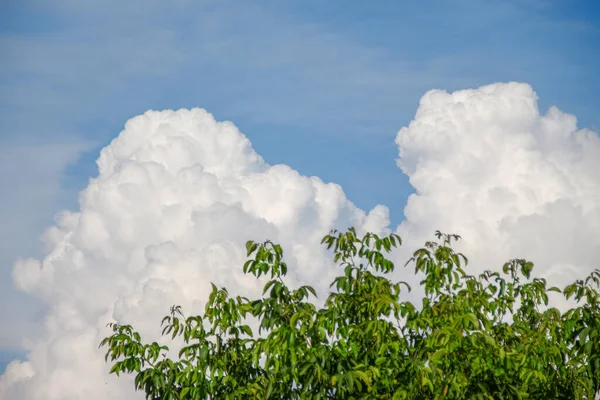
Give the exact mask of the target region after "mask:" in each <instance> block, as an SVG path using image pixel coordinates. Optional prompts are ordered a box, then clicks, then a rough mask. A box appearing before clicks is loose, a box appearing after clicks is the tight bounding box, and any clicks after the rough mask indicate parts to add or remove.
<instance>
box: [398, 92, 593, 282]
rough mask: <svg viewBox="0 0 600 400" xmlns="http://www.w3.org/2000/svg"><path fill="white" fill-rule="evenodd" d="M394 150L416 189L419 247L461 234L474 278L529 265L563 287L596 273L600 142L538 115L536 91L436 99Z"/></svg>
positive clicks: (433, 95) (409, 213)
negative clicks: (441, 234) (439, 235)
mask: <svg viewBox="0 0 600 400" xmlns="http://www.w3.org/2000/svg"><path fill="white" fill-rule="evenodd" d="M396 143H397V144H398V148H399V152H400V158H399V159H398V165H399V166H400V168H402V170H403V171H404V172H405V173H406V174H407V175H408V176H409V178H410V183H411V184H412V186H413V187H414V188H415V189H416V193H415V194H413V195H412V196H410V198H409V199H408V203H407V206H406V208H405V210H404V212H405V217H406V220H405V222H403V223H402V224H401V226H400V227H399V232H400V233H401V234H402V235H403V236H406V237H407V238H408V239H410V240H411V243H415V245H418V244H420V243H422V240H423V238H427V237H430V235H431V233H432V232H433V231H434V230H435V229H440V230H442V231H445V232H447V233H458V234H461V235H462V236H463V239H464V240H463V242H462V246H461V248H462V249H463V250H464V251H465V253H466V254H467V255H468V256H470V258H471V259H472V260H473V261H474V262H473V263H472V264H471V265H473V266H474V267H475V268H478V269H479V270H483V269H497V268H499V267H500V266H501V265H502V264H503V263H504V262H505V261H507V260H509V259H512V258H527V259H529V260H531V261H533V262H534V263H535V264H536V268H535V269H534V273H536V274H538V275H542V276H544V277H546V278H547V279H549V281H550V282H552V283H553V284H557V285H560V286H562V285H563V284H565V283H566V282H570V281H572V280H573V279H575V278H583V277H584V276H586V275H587V274H588V273H589V272H591V271H592V270H593V269H595V268H598V264H597V260H598V257H599V256H600V236H599V235H598V233H599V232H600V139H599V137H598V135H597V134H595V133H594V132H592V131H589V130H578V129H577V121H576V119H575V117H574V116H572V115H569V114H565V113H563V112H561V111H559V110H558V109H556V108H554V107H553V108H551V109H550V110H549V111H548V112H547V113H546V114H545V115H542V114H540V112H539V109H538V106H537V96H536V94H535V93H534V91H533V89H532V88H531V87H530V86H529V85H527V84H521V83H508V84H493V85H489V86H484V87H481V88H479V89H476V90H461V91H457V92H454V93H446V92H443V91H439V90H433V91H430V92H428V93H427V94H425V96H423V98H422V99H421V103H420V106H419V109H418V111H417V113H416V116H415V118H414V120H413V121H412V122H411V123H410V125H409V126H408V127H405V128H402V129H401V130H400V132H399V133H398V136H397V138H396ZM414 241H416V242H414Z"/></svg>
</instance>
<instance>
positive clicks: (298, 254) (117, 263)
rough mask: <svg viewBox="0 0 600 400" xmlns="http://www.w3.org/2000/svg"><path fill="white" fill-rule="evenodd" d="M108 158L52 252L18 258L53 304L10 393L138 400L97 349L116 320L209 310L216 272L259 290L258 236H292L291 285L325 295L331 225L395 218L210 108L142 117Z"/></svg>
mask: <svg viewBox="0 0 600 400" xmlns="http://www.w3.org/2000/svg"><path fill="white" fill-rule="evenodd" d="M98 168H99V175H98V177H97V178H95V179H92V180H91V181H90V183H89V186H88V187H87V188H86V189H85V190H84V191H83V192H82V193H81V196H80V211H79V212H63V213H62V214H61V215H60V216H59V217H58V223H57V226H55V227H53V228H51V229H49V230H48V232H47V233H46V237H45V238H46V241H47V242H48V243H47V244H48V247H49V248H50V249H51V251H50V253H49V254H48V255H47V256H46V258H45V259H44V260H41V261H39V260H33V259H28V260H22V261H20V262H19V263H17V265H16V266H15V269H14V273H13V278H14V281H15V284H16V285H17V286H18V287H19V288H20V289H22V290H24V291H25V292H27V293H30V294H32V295H35V296H38V297H40V298H41V299H42V300H43V302H44V303H45V304H47V305H48V308H49V311H48V314H47V316H46V318H45V333H44V335H43V336H42V337H39V338H30V342H29V353H28V360H27V361H26V362H13V363H12V364H11V365H9V366H8V368H7V370H6V373H5V374H4V375H3V376H2V377H1V378H0V398H2V399H13V398H23V399H31V400H35V399H44V400H51V399H61V400H67V399H73V400H74V399H91V400H93V399H108V398H110V399H130V398H132V385H131V382H130V381H128V380H127V379H125V380H123V379H119V380H116V379H114V378H111V377H108V376H107V365H106V364H105V363H104V361H103V358H102V357H101V351H100V350H98V348H97V347H98V343H99V341H100V340H101V339H102V337H104V336H106V334H107V333H108V331H107V330H106V327H105V325H106V323H107V322H110V321H113V320H116V321H121V322H130V323H133V324H134V325H136V327H138V328H139V330H140V331H141V333H142V334H143V335H144V336H145V337H146V338H148V339H151V340H153V339H157V336H158V335H157V334H158V333H159V327H158V324H159V322H160V319H161V317H162V316H163V315H164V314H165V313H166V312H167V311H168V307H169V306H170V305H172V304H180V305H182V306H183V307H184V309H185V310H186V311H188V312H199V311H200V310H201V309H202V307H203V304H202V302H203V301H204V300H205V299H206V298H207V295H208V292H209V288H210V283H209V282H210V281H212V282H215V283H216V284H218V285H224V286H227V287H228V288H229V289H230V290H232V291H233V292H236V291H242V290H243V291H244V292H246V293H248V292H250V293H255V294H256V293H257V292H258V289H259V286H260V285H261V284H260V283H258V282H257V281H256V280H254V279H252V278H249V277H247V276H245V275H243V273H242V272H241V266H242V264H243V261H244V260H245V249H244V243H245V241H246V240H248V239H254V240H263V239H266V238H269V239H272V240H274V241H277V242H279V243H281V244H282V245H284V248H285V249H286V251H287V253H286V254H287V260H288V263H289V265H290V275H291V276H290V278H291V280H292V282H291V283H292V284H294V282H296V283H298V282H311V283H313V284H314V285H315V286H316V287H317V288H318V289H320V291H321V292H323V290H325V288H326V287H327V286H326V285H327V284H328V282H329V281H330V280H329V279H326V278H328V276H329V275H330V274H331V273H332V272H333V268H332V265H331V264H330V261H328V257H327V256H326V253H325V251H324V249H323V248H322V247H321V246H320V245H319V242H320V239H321V237H322V235H323V234H324V233H327V232H328V231H329V230H330V229H332V228H338V229H345V228H347V227H348V226H350V225H353V226H357V227H358V228H359V229H361V230H374V231H377V232H383V230H384V229H386V227H387V225H388V224H389V218H388V210H387V209H386V208H385V207H382V206H378V207H376V208H375V209H373V210H372V211H371V212H370V213H369V214H366V213H365V212H363V211H362V210H360V209H357V208H356V207H355V206H354V205H353V204H352V203H351V202H349V201H348V200H347V199H346V197H345V195H344V193H343V191H342V189H341V187H340V186H338V185H335V184H325V183H323V182H322V181H321V180H320V179H318V178H314V177H313V178H307V177H304V176H301V175H300V174H298V173H297V172H296V171H294V170H292V169H291V168H289V167H287V166H285V165H276V166H270V165H268V164H266V163H265V162H264V161H263V160H262V159H261V157H260V156H258V155H257V154H256V152H255V151H254V150H253V149H252V147H251V144H250V142H249V141H248V139H247V138H246V137H245V136H244V135H242V134H241V133H240V132H239V131H238V130H237V128H236V127H235V126H234V125H233V124H231V123H229V122H216V121H215V120H214V118H213V117H212V115H210V114H209V113H208V112H206V111H204V110H201V109H194V110H191V111H190V110H179V111H176V112H174V111H164V112H154V111H149V112H147V113H146V114H144V115H142V116H139V117H136V118H133V119H131V120H130V121H128V122H127V124H126V126H125V129H124V131H123V132H121V134H120V135H119V136H118V137H117V138H116V139H115V140H114V141H113V142H112V143H111V144H110V145H109V146H108V147H106V148H105V149H103V150H102V153H101V155H100V158H99V159H98ZM323 278H325V279H323ZM138 397H140V398H141V396H138Z"/></svg>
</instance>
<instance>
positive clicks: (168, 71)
mask: <svg viewBox="0 0 600 400" xmlns="http://www.w3.org/2000/svg"><path fill="white" fill-rule="evenodd" d="M0 49H1V51H2V54H3V57H0V86H1V87H2V90H1V91H0V185H1V186H2V188H3V192H4V194H3V195H2V196H1V197H0V199H1V200H0V205H1V207H0V218H2V221H3V223H2V226H1V227H0V293H1V294H0V303H2V306H1V307H2V308H0V318H2V320H3V321H6V320H8V319H9V318H10V320H11V321H13V322H12V323H10V324H3V325H4V326H7V328H6V329H5V328H4V327H3V333H1V334H0V370H2V369H3V365H4V364H5V363H6V362H7V361H8V360H9V359H12V358H14V357H16V356H18V355H19V354H20V351H19V348H18V345H17V344H16V343H15V342H14V339H13V338H14V337H16V336H18V335H16V334H15V332H18V331H19V330H21V331H22V330H24V329H38V328H39V325H40V316H41V315H42V313H43V305H42V304H38V303H36V302H35V301H34V300H32V299H29V298H27V297H25V296H23V295H20V294H19V293H17V292H16V291H15V290H14V289H13V288H12V287H11V284H10V271H11V268H12V263H13V261H14V260H15V258H17V257H29V256H31V257H36V256H39V255H40V254H41V252H42V251H43V248H42V245H41V242H40V241H38V238H39V236H40V235H41V233H42V231H43V229H44V227H46V226H48V225H49V224H51V223H52V218H53V215H54V214H55V212H57V211H58V210H60V209H61V208H73V207H76V205H77V192H78V191H79V190H81V189H82V188H83V187H85V185H86V183H87V179H88V177H89V176H93V175H95V164H94V161H95V158H96V157H97V155H98V151H99V149H100V148H101V147H102V146H104V145H106V144H107V143H108V142H109V141H110V140H111V139H112V138H113V137H115V136H116V135H117V134H118V132H119V131H120V130H121V128H122V126H123V124H124V122H125V121H126V120H127V119H128V118H130V117H133V116H135V115H137V114H140V113H142V112H144V111H146V110H147V109H163V108H172V109H177V108H181V107H186V108H190V107H203V108H206V109H207V110H208V111H210V112H212V113H213V114H214V115H215V117H216V118H217V119H218V120H225V119H227V120H232V121H233V122H234V123H235V124H236V125H237V126H238V127H239V128H240V129H241V131H242V132H244V133H245V134H246V135H247V136H248V137H249V138H250V140H251V141H252V143H253V145H254V147H255V148H256V149H257V151H258V152H259V154H261V155H262V156H263V157H264V158H265V159H266V160H267V161H268V162H269V163H271V164H276V163H285V164H288V165H290V166H292V167H293V168H295V169H297V170H298V171H299V172H300V173H302V174H304V175H318V176H320V177H321V178H323V179H324V180H326V181H334V182H337V183H339V184H341V185H342V187H343V188H344V190H345V191H346V193H347V195H348V197H349V198H350V199H351V200H352V201H354V202H355V203H356V204H357V205H358V206H359V207H361V208H363V209H370V208H372V207H373V206H374V205H376V204H378V203H382V204H385V205H387V206H389V207H390V209H391V217H392V222H393V223H398V222H400V221H401V220H402V209H403V207H404V203H405V200H406V197H407V196H408V194H409V193H411V187H410V185H409V184H408V182H407V180H406V179H405V177H404V176H403V174H402V172H401V171H400V170H399V169H398V168H396V166H395V158H396V157H397V150H396V147H395V145H394V138H395V135H396V132H397V131H398V130H399V129H400V128H401V127H402V126H404V125H406V124H408V122H410V120H411V118H412V116H413V115H414V112H415V110H416V108H417V105H418V102H419V98H420V97H421V95H422V94H423V93H425V92H426V91H427V90H429V89H433V88H438V89H445V90H455V89H462V88H469V87H477V86H480V85H484V84H488V83H492V82H497V81H515V80H516V81H524V82H527V83H529V84H531V85H532V86H533V87H534V89H535V90H536V91H537V93H538V95H539V97H540V106H541V109H542V110H545V109H547V108H548V107H549V106H550V105H556V106H558V107H559V108H560V109H562V110H564V111H566V112H569V113H572V114H574V115H576V116H577V117H578V119H579V121H580V123H579V124H580V126H583V127H590V128H592V129H594V130H596V131H598V130H599V129H598V128H599V127H600V100H599V96H598V92H599V91H600V77H599V74H598V72H597V71H598V70H599V69H600V3H599V2H597V1H580V0H573V1H558V0H557V1H553V0H548V1H545V0H519V1H516V0H515V1H503V2H498V1H487V0H478V1H475V0H460V1H458V0H457V1H449V0H445V1H441V0H440V1H433V0H432V1H422V2H415V1H404V2H403V1H378V2H366V1H341V0H330V1H327V2H324V1H312V0H304V1H285V2H283V1H256V2H242V1H238V2H233V1H188V0H174V1H171V2H161V1H157V0H146V1H143V2H142V1H129V2H117V1H113V0H106V1H102V2H81V1H73V0H58V1H55V2H51V5H50V3H49V2H43V1H39V0H30V1H14V0H8V1H4V2H2V3H1V4H0Z"/></svg>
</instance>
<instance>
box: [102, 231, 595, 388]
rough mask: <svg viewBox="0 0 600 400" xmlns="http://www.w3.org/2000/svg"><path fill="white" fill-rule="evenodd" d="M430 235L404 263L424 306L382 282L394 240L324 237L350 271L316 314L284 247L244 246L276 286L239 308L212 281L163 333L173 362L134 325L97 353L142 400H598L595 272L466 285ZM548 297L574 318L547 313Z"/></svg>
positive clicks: (448, 247)
mask: <svg viewBox="0 0 600 400" xmlns="http://www.w3.org/2000/svg"><path fill="white" fill-rule="evenodd" d="M436 236H437V239H438V240H439V241H440V243H434V242H428V243H426V244H425V247H424V248H422V249H419V250H417V251H416V252H415V253H414V256H413V258H412V259H411V260H409V262H408V263H407V264H409V263H410V264H413V265H414V266H415V273H417V274H418V275H420V276H422V277H423V280H422V281H421V283H420V284H421V287H422V289H423V292H424V297H423V300H422V304H418V305H416V304H412V303H411V302H409V301H407V300H405V299H403V298H404V297H406V296H405V295H404V294H405V293H406V292H407V291H409V290H410V286H409V285H408V284H406V283H404V282H392V281H391V280H390V279H388V278H387V276H388V275H389V274H390V273H391V272H392V271H393V270H394V264H393V263H392V262H391V261H390V260H389V259H388V258H386V254H387V253H389V252H390V251H391V250H392V249H393V248H394V247H397V246H399V245H400V243H401V240H400V237H399V236H397V235H395V234H392V235H390V236H387V237H383V238H380V237H378V236H376V235H374V234H367V235H365V236H364V237H362V238H359V237H357V234H356V231H355V230H354V229H350V230H349V231H348V232H345V233H339V232H335V231H334V232H332V233H331V234H330V235H328V236H325V238H324V239H323V243H324V244H325V245H326V246H327V248H328V249H331V250H332V251H333V259H334V260H335V262H336V263H337V264H339V266H340V267H341V268H342V270H343V274H342V275H340V276H338V277H337V278H336V279H335V280H334V281H333V283H332V285H331V287H332V292H331V294H330V295H329V297H328V299H327V300H326V302H325V305H324V307H323V308H320V309H318V308H317V307H316V306H315V304H313V302H311V296H312V297H315V296H316V293H315V291H314V289H313V288H311V287H310V286H302V287H299V288H298V289H295V290H291V289H290V288H288V287H287V286H286V284H285V282H284V280H283V278H284V276H285V274H286V272H287V265H286V264H285V262H284V261H283V260H284V258H283V250H282V249H281V247H280V246H279V245H277V244H274V243H272V242H270V241H267V242H265V243H262V244H257V243H254V242H248V244H247V251H248V256H253V257H252V258H250V260H249V261H247V262H246V263H245V264H244V267H243V268H244V272H245V273H248V274H252V275H254V276H256V277H260V276H261V275H265V276H268V277H270V280H269V281H268V282H267V283H266V284H265V286H264V293H263V296H262V297H261V298H259V299H255V300H250V299H247V298H244V297H235V298H232V297H231V296H230V295H229V294H228V292H227V290H226V289H224V288H221V289H219V288H217V287H216V286H214V285H213V290H212V293H211V295H210V297H209V299H208V302H207V304H206V309H205V313H204V315H199V316H192V317H185V316H184V315H183V313H182V312H181V309H180V308H179V307H173V308H172V309H171V313H170V315H169V316H166V317H165V318H164V319H163V321H162V325H163V327H164V329H163V335H170V336H171V337H172V338H175V337H178V336H181V337H182V338H183V340H184V342H185V347H183V348H182V349H181V351H180V352H179V357H178V359H177V360H172V359H169V358H168V357H166V351H167V350H168V349H167V347H166V346H161V345H159V344H158V343H151V344H145V343H144V342H143V341H142V339H141V337H140V335H139V334H138V333H136V332H135V331H134V330H133V328H132V327H131V326H129V325H118V324H111V327H112V329H113V334H112V336H110V337H107V338H106V339H104V340H103V341H102V343H101V346H106V347H107V348H108V350H107V353H106V359H107V360H108V359H110V360H111V362H112V364H113V367H112V369H111V372H112V373H116V374H117V375H118V374H119V373H123V372H124V373H131V374H134V375H135V388H136V390H141V391H144V392H145V393H146V395H147V398H148V399H161V400H175V399H182V400H183V399H209V398H210V399H269V398H270V399H333V398H335V399H377V398H381V399H593V398H594V396H595V394H596V393H597V392H598V390H599V389H600V344H599V339H600V318H599V317H600V315H599V312H600V307H599V303H598V300H599V298H598V290H597V289H598V287H599V284H600V272H599V271H596V272H594V273H593V274H592V275H591V276H589V277H588V278H587V279H586V280H578V281H576V282H574V283H573V284H570V285H568V286H566V287H565V288H564V289H563V290H562V291H561V290H560V289H558V288H554V287H552V288H548V287H547V286H546V281H545V280H544V279H541V278H533V279H532V278H531V272H532V268H533V264H532V263H531V262H528V261H525V260H512V261H510V262H508V263H506V264H505V265H504V268H503V270H502V272H491V271H486V272H484V273H483V274H481V275H479V276H470V275H468V274H467V273H466V271H465V268H466V265H467V259H466V258H465V257H464V256H463V255H462V254H459V253H455V252H454V251H453V249H452V242H453V241H455V240H458V239H459V237H458V236H456V235H445V234H442V233H440V232H436ZM552 291H554V292H562V293H563V295H564V296H565V297H566V298H567V299H569V298H574V299H575V301H576V302H577V304H578V306H577V308H574V309H571V310H569V311H567V312H565V313H561V312H559V311H558V310H557V309H556V308H551V307H548V294H549V292H552ZM253 319H254V322H255V325H256V326H258V331H259V332H257V334H255V333H254V332H252V330H251V328H250V325H253V324H252V323H250V321H252V320H253Z"/></svg>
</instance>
